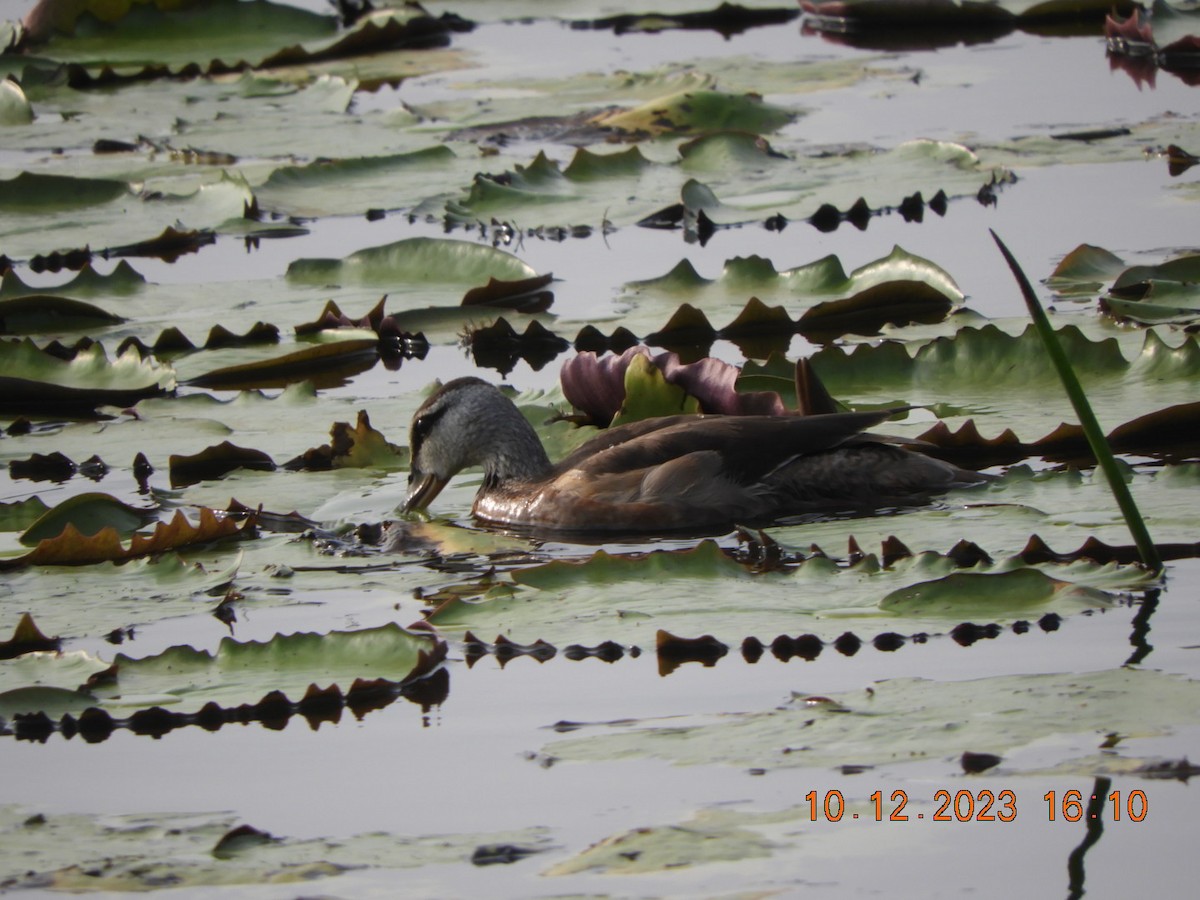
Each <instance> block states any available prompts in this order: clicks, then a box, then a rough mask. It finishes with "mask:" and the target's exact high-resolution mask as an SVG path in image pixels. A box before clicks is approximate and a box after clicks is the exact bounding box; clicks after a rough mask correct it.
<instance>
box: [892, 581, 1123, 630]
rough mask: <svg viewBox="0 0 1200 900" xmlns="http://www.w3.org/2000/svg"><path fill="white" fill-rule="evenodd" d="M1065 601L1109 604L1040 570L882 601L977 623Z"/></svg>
mask: <svg viewBox="0 0 1200 900" xmlns="http://www.w3.org/2000/svg"><path fill="white" fill-rule="evenodd" d="M1064 598H1069V601H1070V602H1071V603H1078V604H1079V605H1080V607H1081V608H1088V607H1096V606H1105V605H1107V603H1108V602H1109V598H1108V595H1107V594H1104V593H1103V592H1101V591H1096V590H1092V589H1089V588H1084V587H1080V586H1078V585H1074V584H1070V583H1068V582H1065V581H1059V580H1058V579H1055V578H1051V577H1050V576H1049V575H1046V574H1045V573H1044V572H1039V571H1038V570H1036V569H1014V570H1013V571H1011V572H1005V573H1003V574H1000V575H981V574H976V573H972V572H956V573H954V574H952V575H947V576H945V577H944V578H939V579H936V580H934V581H925V582H920V583H918V584H914V585H909V586H908V587H905V588H901V589H900V590H897V591H892V593H890V594H888V595H887V596H886V597H884V598H883V599H882V600H880V601H879V608H880V609H885V610H888V611H890V612H894V613H898V614H901V615H906V614H910V613H911V614H917V615H946V616H956V617H959V618H963V619H968V620H972V621H975V620H977V619H978V618H979V617H985V618H991V617H993V616H997V615H1010V614H1011V613H1012V611H1013V610H1020V609H1023V608H1026V607H1028V608H1030V609H1040V608H1044V607H1045V606H1046V604H1047V603H1048V602H1049V601H1051V600H1062V599H1064Z"/></svg>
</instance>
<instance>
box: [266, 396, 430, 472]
mask: <svg viewBox="0 0 1200 900" xmlns="http://www.w3.org/2000/svg"><path fill="white" fill-rule="evenodd" d="M329 437H330V442H329V443H328V444H323V445H322V446H320V447H314V448H312V449H311V450H307V451H305V453H304V454H303V455H302V456H298V457H296V458H295V459H293V460H290V461H289V462H287V463H286V464H285V466H284V468H287V469H304V470H309V471H313V470H317V471H319V470H323V469H348V468H353V469H366V468H386V469H393V468H399V467H400V466H403V465H405V464H406V463H407V461H408V452H407V450H405V449H404V448H401V447H397V446H396V445H395V444H392V443H390V442H389V441H388V440H387V438H385V437H384V436H383V434H382V433H380V432H379V431H376V430H375V429H374V428H372V427H371V420H370V419H369V418H367V413H366V410H359V412H358V421H357V422H356V423H355V425H354V427H353V428H351V427H350V425H349V424H348V423H346V422H334V423H333V428H331V429H330V432H329Z"/></svg>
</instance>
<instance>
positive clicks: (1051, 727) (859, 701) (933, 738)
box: [546, 668, 1200, 769]
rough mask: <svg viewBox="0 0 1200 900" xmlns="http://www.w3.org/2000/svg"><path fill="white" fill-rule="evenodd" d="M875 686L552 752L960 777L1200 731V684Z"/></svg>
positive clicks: (1175, 680) (644, 724)
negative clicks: (976, 769) (1041, 745)
mask: <svg viewBox="0 0 1200 900" xmlns="http://www.w3.org/2000/svg"><path fill="white" fill-rule="evenodd" d="M872 687H873V690H872V691H871V693H870V694H867V695H864V693H863V692H862V691H861V690H860V691H856V692H853V693H846V694H844V695H839V694H834V695H832V696H831V697H830V698H829V699H830V700H832V701H834V702H833V703H831V704H829V707H828V708H821V706H816V705H813V704H810V703H808V702H806V697H804V696H797V697H796V698H795V700H794V701H793V702H792V703H790V704H788V705H786V706H784V707H781V708H779V709H774V710H764V711H756V712H750V713H740V714H735V715H729V714H724V715H720V716H714V717H712V718H711V719H710V720H709V721H706V722H702V723H686V724H685V723H680V722H678V721H675V720H664V721H655V720H653V719H651V720H644V721H634V722H628V723H623V724H620V725H617V726H615V727H612V728H606V729H605V730H604V731H599V732H595V731H593V733H590V734H586V735H583V736H574V737H571V738H568V739H565V740H557V741H554V742H552V743H551V744H550V745H549V746H548V747H547V748H546V752H548V753H552V754H553V755H554V756H555V757H559V758H562V759H565V760H572V761H584V760H605V761H606V762H611V761H613V760H621V759H639V758H647V757H649V758H656V759H662V760H668V761H671V762H674V763H677V764H690V765H700V764H704V765H712V764H716V763H723V764H726V765H735V766H740V767H747V766H757V767H765V768H769V769H786V768H797V767H803V768H831V767H837V766H840V765H841V764H842V763H843V762H845V761H846V760H854V762H855V763H857V764H860V765H864V766H883V765H893V764H897V763H906V762H913V761H916V760H922V759H926V760H943V761H946V760H952V761H953V762H952V763H949V764H951V765H955V766H957V765H958V757H959V755H960V754H961V753H962V752H963V751H964V750H968V749H970V748H972V747H975V748H979V747H987V748H988V750H989V751H990V752H993V753H997V754H1004V755H1006V756H1007V754H1008V753H1009V752H1010V751H1014V750H1016V749H1019V748H1022V747H1025V746H1027V745H1029V744H1032V743H1034V742H1036V741H1047V740H1051V739H1054V738H1066V737H1067V736H1073V735H1080V734H1086V735H1091V736H1094V738H1095V740H1096V741H1099V739H1100V737H1101V736H1102V735H1104V734H1106V733H1109V732H1110V730H1111V723H1112V722H1113V721H1119V722H1121V723H1123V726H1122V727H1123V728H1125V729H1128V731H1129V732H1130V733H1137V734H1142V735H1151V734H1171V733H1173V732H1175V731H1176V730H1177V729H1180V728H1185V727H1188V726H1189V725H1190V724H1193V723H1195V722H1197V721H1200V701H1198V700H1197V696H1196V690H1195V688H1196V684H1195V682H1193V681H1191V680H1189V679H1186V678H1180V677H1176V676H1173V675H1165V674H1162V673H1160V672H1154V671H1151V670H1138V669H1132V668H1114V669H1107V670H1104V671H1100V672H1088V673H1083V674H1074V673H1072V674H1046V675H1006V676H999V677H993V678H983V679H977V680H974V681H950V682H940V681H926V680H922V679H915V678H894V679H890V680H887V681H882V682H877V683H876V684H874V685H873V686H872ZM797 730H799V731H800V732H801V733H803V735H804V738H803V740H802V741H801V742H800V743H801V744H802V745H803V746H802V747H801V746H799V745H798V743H797V741H796V737H795V735H796V734H797ZM1009 762H1010V763H1011V760H1009Z"/></svg>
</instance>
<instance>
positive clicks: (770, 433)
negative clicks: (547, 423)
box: [555, 410, 891, 484]
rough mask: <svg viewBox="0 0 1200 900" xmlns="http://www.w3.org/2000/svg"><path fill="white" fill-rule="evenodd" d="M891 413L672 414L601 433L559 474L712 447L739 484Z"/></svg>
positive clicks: (639, 463) (663, 459)
mask: <svg viewBox="0 0 1200 900" xmlns="http://www.w3.org/2000/svg"><path fill="white" fill-rule="evenodd" d="M890 414H891V411H890V410H882V411H878V412H851V413H831V414H828V415H820V416H669V417H667V418H663V419H648V420H645V421H642V422H634V423H631V424H629V425H623V426H620V427H618V428H613V429H610V430H609V431H607V432H605V433H603V434H601V435H598V436H597V437H595V438H593V439H592V440H590V441H588V442H587V443H586V444H584V445H583V446H581V447H580V448H578V449H577V450H576V451H575V452H574V453H572V454H570V455H569V456H567V457H566V458H565V459H563V460H562V461H561V462H560V463H558V465H557V466H555V472H556V474H557V475H561V474H563V473H566V472H569V471H572V470H578V471H579V472H580V474H581V475H583V476H585V477H591V478H597V477H599V476H603V475H612V474H618V473H623V472H633V471H640V470H646V469H648V468H651V467H654V466H661V465H663V464H665V463H669V462H671V461H672V460H677V459H680V458H681V457H684V456H687V455H689V454H694V453H698V452H702V451H711V452H714V453H716V454H717V456H718V457H719V459H720V463H721V465H720V471H721V472H722V474H723V475H724V476H725V477H727V478H729V479H730V480H732V481H734V482H735V483H740V484H749V483H752V482H755V481H758V480H759V479H761V478H762V477H763V476H765V475H766V474H767V473H769V472H771V471H772V470H774V469H776V468H777V467H779V466H780V465H782V464H783V463H785V462H787V461H788V460H789V459H793V458H795V457H796V456H799V455H802V454H806V453H817V452H820V451H822V450H828V449H830V448H831V447H836V446H838V445H839V444H841V443H842V442H843V441H845V440H847V439H849V438H851V437H853V436H854V435H856V434H858V433H859V432H861V431H862V430H863V429H865V428H870V427H871V426H873V425H878V424H879V423H880V422H883V421H884V420H885V419H887V417H888V416H889V415H890Z"/></svg>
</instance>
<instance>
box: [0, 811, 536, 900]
mask: <svg viewBox="0 0 1200 900" xmlns="http://www.w3.org/2000/svg"><path fill="white" fill-rule="evenodd" d="M0 836H2V838H3V841H4V844H5V846H6V847H8V848H9V849H10V850H11V853H12V858H13V859H14V860H15V859H20V860H21V863H20V864H11V865H8V866H5V867H4V869H3V870H2V871H0V878H3V879H4V880H5V881H9V882H11V883H12V885H13V886H14V887H29V888H33V889H36V890H55V891H62V892H67V893H75V892H79V891H89V890H93V891H94V890H101V891H107V892H121V893H124V892H142V891H153V890H156V889H160V888H161V885H162V884H163V883H164V882H166V883H170V884H173V885H176V886H178V887H179V888H180V889H182V890H201V891H204V890H208V891H213V890H216V891H221V892H227V891H238V890H249V891H253V890H255V889H256V888H260V887H262V886H268V885H276V886H280V887H283V888H284V890H290V891H297V890H300V888H301V887H302V886H305V885H326V887H325V888H324V889H325V890H333V891H347V890H351V891H353V890H356V889H358V888H359V887H362V886H363V885H364V884H365V882H363V881H361V880H358V879H359V878H361V877H363V876H364V875H365V876H366V877H368V878H394V877H395V873H396V871H397V870H409V869H419V868H421V867H444V866H448V865H452V864H455V863H461V862H462V861H463V860H465V859H470V858H471V857H472V854H473V853H474V852H475V851H476V850H477V849H478V848H480V847H482V846H504V847H524V848H527V849H528V852H531V853H532V852H536V851H539V850H546V849H549V847H550V835H549V833H548V831H547V829H545V828H540V827H534V828H521V829H512V830H507V831H495V830H493V831H482V830H481V831H477V832H475V831H473V832H466V833H454V834H424V833H422V834H419V835H411V834H389V833H386V832H382V831H374V832H370V833H363V834H330V835H325V836H322V837H319V838H300V837H290V836H286V835H281V836H278V837H275V836H272V835H270V834H267V833H265V832H262V831H258V830H257V829H254V828H252V827H250V826H248V825H246V823H245V822H244V820H243V819H242V818H241V817H239V816H235V815H231V814H229V813H224V812H220V813H180V812H171V813H151V812H139V813H137V814H135V815H127V816H118V815H101V816H97V815H85V814H77V813H50V814H45V815H43V814H41V813H38V814H33V813H32V812H31V811H30V810H27V809H18V808H16V807H12V806H5V807H3V808H2V809H0ZM304 889H305V890H306V891H308V890H312V887H305V888H304Z"/></svg>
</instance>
